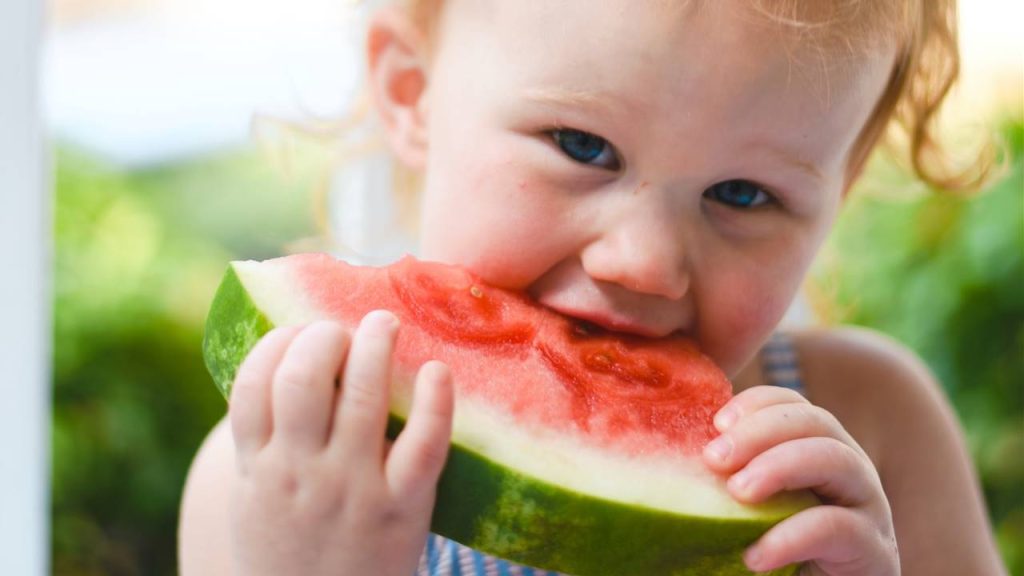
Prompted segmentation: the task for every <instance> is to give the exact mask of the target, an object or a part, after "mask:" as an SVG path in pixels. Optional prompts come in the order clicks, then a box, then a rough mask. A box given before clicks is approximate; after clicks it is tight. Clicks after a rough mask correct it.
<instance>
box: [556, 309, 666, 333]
mask: <svg viewBox="0 0 1024 576" xmlns="http://www.w3.org/2000/svg"><path fill="white" fill-rule="evenodd" d="M546 306H547V307H548V308H550V309H552V310H553V311H555V312H557V313H558V314H560V315H562V316H566V317H567V318H569V319H570V320H572V321H573V322H574V323H575V324H576V325H577V326H578V327H579V329H580V330H581V331H583V332H586V333H591V332H611V333H614V334H620V335H624V336H633V337H640V338H665V337H668V336H673V335H677V333H678V332H677V331H675V330H665V329H663V328H660V327H657V326H652V325H649V324H645V323H643V322H639V321H637V320H636V319H633V318H629V317H626V316H623V315H616V314H610V313H608V312H605V311H599V310H574V309H569V308H564V307H558V306H551V305H546Z"/></svg>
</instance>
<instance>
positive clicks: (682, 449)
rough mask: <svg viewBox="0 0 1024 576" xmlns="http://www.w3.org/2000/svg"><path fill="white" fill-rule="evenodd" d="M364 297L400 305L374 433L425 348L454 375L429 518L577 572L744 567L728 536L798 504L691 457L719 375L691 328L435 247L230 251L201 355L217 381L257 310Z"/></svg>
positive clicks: (350, 318)
mask: <svg viewBox="0 0 1024 576" xmlns="http://www.w3.org/2000/svg"><path fill="white" fill-rule="evenodd" d="M378 308H385V309H388V310H391V311H392V312H394V313H395V314H396V315H397V316H398V317H399V319H400V320H401V322H402V329H401V330H400V331H399V337H398V342H397V345H396V352H395V369H394V373H395V380H396V381H395V383H394V385H393V386H392V408H391V422H390V424H389V431H388V433H389V435H390V436H391V437H394V436H395V435H396V434H397V433H398V432H399V430H400V429H401V426H402V423H403V422H404V419H405V417H406V415H407V414H408V409H409V406H410V404H411V394H412V381H413V375H414V374H415V371H416V370H417V369H418V367H419V366H420V365H421V364H422V363H423V362H425V361H426V360H429V359H440V360H442V361H444V362H445V363H447V364H448V366H449V367H450V368H451V371H452V374H453V377H454V381H455V388H456V414H455V421H454V425H453V434H452V448H451V452H450V456H449V460H448V463H447V465H446V467H445V471H444V473H443V475H442V478H441V481H440V484H439V487H438V498H437V505H436V507H435V511H434V516H433V519H432V524H431V527H432V530H433V531H434V532H436V533H438V534H441V535H444V536H447V537H449V538H451V539H453V540H456V541H458V542H461V543H463V544H465V545H468V546H472V547H474V548H477V549H479V550H482V551H485V552H488V553H491V554H494V555H496V556H499V557H503V558H507V559H509V560H513V561H516V562H519V563H522V564H526V565H531V566H537V567H541V568H546V569H551V570H558V571H561V572H565V573H570V574H575V575H577V576H588V575H601V576H608V575H638V574H642V575H658V574H665V575H669V574H671V575H691V574H692V575H698V574H699V575H702V576H704V575H709V574H723V575H724V574H747V573H748V572H747V570H746V569H745V568H744V566H743V563H742V560H741V558H740V555H741V552H742V551H743V550H744V549H745V548H746V547H747V546H748V545H749V544H751V543H752V542H753V541H755V540H756V539H757V538H758V537H759V536H760V535H761V534H762V533H764V532H765V531H766V530H767V529H768V528H769V527H770V526H772V525H773V524H775V523H776V522H778V521H779V520H781V519H782V518H784V517H786V516H787V515H789V514H792V513H793V512H795V511H797V510H799V509H801V508H803V507H806V506H808V505H810V504H812V503H813V500H811V499H810V497H809V496H808V495H806V494H795V495H785V496H782V497H779V498H776V499H774V500H772V501H771V502H768V503H765V504H762V505H758V506H747V505H742V504H740V503H738V502H736V501H735V500H734V499H733V498H731V497H730V496H729V494H728V493H727V492H726V491H725V488H724V481H723V479H722V478H720V477H717V476H715V475H714V474H712V473H711V472H710V471H708V470H707V469H706V468H705V467H704V465H703V464H702V463H701V461H700V452H701V449H702V448H703V446H704V444H706V443H707V442H708V440H710V439H711V438H712V437H713V436H714V435H715V431H714V429H713V427H712V425H711V418H712V416H713V414H714V413H715V411H716V410H717V409H718V408H719V407H720V406H721V405H722V404H723V403H725V402H726V401H727V400H728V399H729V397H730V395H731V385H730V383H729V381H728V380H727V379H726V377H725V376H724V375H723V374H722V373H721V372H720V371H719V370H718V368H717V367H716V366H715V365H714V364H713V363H712V362H711V360H709V359H708V358H707V357H705V356H703V355H702V354H701V353H700V352H699V351H698V350H697V349H696V347H695V346H694V345H693V343H691V342H690V341H688V340H684V339H682V338H666V339H659V340H649V339H643V338H639V337H630V336H623V335H621V334H616V335H612V334H609V333H607V332H605V331H603V330H601V329H599V328H597V327H595V326H592V325H588V324H585V323H581V322H579V321H575V320H572V319H569V318H566V317H563V316H561V315H558V314H556V313H554V312H551V311H549V310H547V309H545V308H542V307H539V306H537V305H536V304H534V303H532V302H531V301H530V300H529V299H528V298H527V297H525V296H524V295H522V294H519V293H514V292H509V291H505V290H501V289H497V288H493V287H490V286H487V285H485V284H484V283H482V282H480V281H479V279H477V278H476V277H474V276H473V275H472V274H469V273H467V272H465V271H462V270H460V269H458V268H454V267H450V266H446V265H442V264H435V263H427V262H420V261H417V260H414V259H412V258H410V257H407V258H405V259H403V260H402V261H400V262H398V263H396V264H393V265H392V266H390V267H387V268H365V267H354V266H350V265H348V264H345V263H343V262H340V261H337V260H335V259H333V258H331V257H330V256H326V255H316V254H304V255H296V256H289V257H286V258H278V259H275V260H268V261H265V262H251V261H250V262H233V263H232V264H231V265H230V267H229V269H228V271H227V273H226V275H225V277H224V280H223V282H222V284H221V286H220V288H219V290H218V292H217V295H216V297H215V299H214V302H213V306H212V309H211V310H210V314H209V318H208V320H207V327H206V336H205V341H204V354H205V358H206V363H207V366H208V367H209V370H210V373H211V374H212V375H213V378H214V380H215V382H216V384H217V386H218V387H219V388H220V390H221V392H222V393H223V394H224V395H225V396H226V397H227V396H229V394H230V387H231V383H232V381H233V379H234V375H235V372H236V370H237V368H238V365H239V364H240V363H241V361H242V359H243V358H244V357H245V355H246V353H247V352H248V351H249V350H250V348H252V346H253V345H255V343H256V341H257V340H258V339H259V338H260V337H261V336H262V335H263V334H264V333H266V332H267V331H268V330H270V329H271V328H272V327H274V326H279V325H289V324H301V323H307V322H311V321H314V320H317V319H321V318H333V319H336V320H338V321H340V322H342V323H344V324H346V325H348V326H351V327H354V326H355V325H356V324H357V323H358V321H359V320H360V319H361V318H362V317H363V315H365V314H366V313H367V312H369V311H371V310H374V309H378ZM794 571H795V567H789V568H787V569H784V570H780V571H777V572H775V573H777V574H792V573H793V572H794Z"/></svg>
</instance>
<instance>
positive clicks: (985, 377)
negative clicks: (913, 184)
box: [52, 118, 1024, 576]
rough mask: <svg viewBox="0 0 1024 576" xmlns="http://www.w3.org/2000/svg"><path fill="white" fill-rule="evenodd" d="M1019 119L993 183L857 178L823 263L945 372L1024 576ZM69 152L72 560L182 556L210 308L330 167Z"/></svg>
mask: <svg viewBox="0 0 1024 576" xmlns="http://www.w3.org/2000/svg"><path fill="white" fill-rule="evenodd" d="M1005 126H1006V127H1005V130H1004V134H1005V135H1006V136H1007V139H1008V141H1009V142H1010V146H1009V153H1010V171H1009V172H1008V174H1006V175H1005V176H1004V177H1003V178H1002V179H1001V180H1000V181H999V182H998V183H996V184H995V185H994V186H993V187H992V188H991V189H990V190H989V191H987V192H986V193H985V194H983V195H981V196H979V197H977V198H975V199H972V200H969V201H967V200H957V199H950V198H943V197H937V196H934V195H918V196H914V197H911V198H909V199H902V200H900V201H896V202H894V201H891V200H882V199H879V198H878V197H876V196H873V195H867V194H865V195H857V196H855V197H853V198H852V199H851V201H850V203H849V206H848V208H847V210H846V212H845V213H844V216H843V218H842V220H841V222H840V225H839V227H838V229H837V230H836V234H835V235H834V236H833V238H832V240H831V242H830V245H829V248H828V250H827V252H826V253H827V254H830V255H831V257H829V258H826V259H825V260H824V264H823V265H821V266H819V267H818V269H817V271H816V275H817V276H818V278H819V280H821V281H823V282H824V283H825V284H827V285H829V286H833V287H834V290H832V291H833V292H834V294H833V296H834V298H835V302H836V304H837V310H839V311H841V314H840V317H841V319H842V320H843V321H846V322H850V323H856V324H861V325H866V326H872V327H875V328H878V329H880V330H882V331H884V332H887V333H889V334H892V335H893V336H895V337H896V338H898V339H900V340H902V341H903V342H905V343H907V344H908V345H909V346H911V347H913V348H914V349H916V350H917V351H918V352H919V353H920V354H921V355H922V356H923V357H924V358H925V359H926V360H927V361H928V362H929V364H930V365H931V366H932V368H933V369H934V370H935V372H936V373H937V374H938V375H939V377H940V379H941V380H942V382H943V383H944V385H945V386H946V388H947V391H948V392H949V394H950V397H951V398H952V399H953V402H954V404H955V406H956V408H957V410H958V412H959V414H960V416H961V418H962V419H963V422H964V424H965V427H966V429H967V433H968V439H969V442H970V446H971V449H972V452H973V454H974V456H975V458H976V461H977V463H978V466H979V470H980V472H981V476H982V481H983V484H984V489H985V494H986V497H987V499H988V503H989V506H990V513H991V517H992V520H993V523H994V525H995V526H996V529H997V533H998V537H999V540H1000V545H1001V547H1002V551H1003V554H1004V557H1005V558H1006V560H1007V562H1008V563H1009V564H1010V565H1011V570H1012V573H1014V574H1024V488H1022V487H1024V456H1022V455H1024V418H1022V414H1024V398H1022V396H1024V388H1022V386H1024V290H1022V285H1024V237H1022V234H1024V226H1022V217H1024V206H1022V201H1024V181H1022V179H1024V123H1022V121H1021V119H1019V118H1017V119H1014V120H1011V121H1007V122H1006V123H1005ZM56 167H57V176H56V210H55V212H56V214H55V216H56V218H55V231H56V239H55V253H56V261H55V293H54V308H55V316H54V354H55V356H54V400H53V403H54V405H53V432H52V435H53V445H52V451H53V453H52V459H53V471H52V474H53V480H52V491H53V492H52V506H53V508H52V521H53V532H52V534H53V536H52V538H53V542H52V544H53V548H52V555H53V557H52V562H53V569H54V573H55V574H59V575H99V574H103V575H114V576H117V575H136V574H145V575H159V576H163V575H170V574H174V573H175V572H176V566H175V547H176V527H177V512H178V505H179V499H180V496H181V491H182V487H183V484H184V480H185V474H186V472H187V469H188V465H189V463H190V461H191V458H192V456H193V455H194V453H195V450H196V449H197V447H198V446H199V444H200V442H201V441H202V438H203V437H204V435H205V434H206V432H207V431H208V430H209V429H210V428H211V427H212V425H213V424H214V423H215V422H216V421H217V420H218V419H219V418H220V417H221V416H222V415H223V413H224V409H225V405H224V401H223V399H222V398H221V397H220V395H219V393H218V392H217V390H216V389H215V387H214V386H213V385H212V383H211V382H210V380H209V377H208V376H207V374H206V372H205V369H204V368H203V365H202V360H201V357H200V342H201V338H202V323H203V320H204V317H205V314H206V310H207V307H208V305H209V302H210V300H211V298H212V296H213V291H214V289H215V288H216V285H217V283H218V281H219V279H220V276H221V274H222V273H223V271H224V267H225V266H226V264H227V262H228V260H231V259H236V258H267V257H271V256H275V255H277V254H280V253H281V252H282V247H283V246H284V245H285V244H286V243H288V242H289V241H292V240H295V239H296V238H299V237H302V236H306V235H308V234H310V233H311V231H312V228H313V226H312V223H311V221H310V213H311V211H310V202H311V200H310V193H309V191H310V190H311V188H312V187H313V178H312V176H310V175H309V174H311V173H313V172H315V171H314V170H307V171H303V170H298V171H297V172H298V174H297V175H295V176H293V177H291V178H285V177H282V176H281V174H280V172H279V171H277V170H276V169H274V168H272V167H271V166H269V165H268V162H267V161H266V158H264V157H261V156H260V155H258V154H255V153H253V152H250V151H243V152H238V153H231V154H225V155H223V156H218V157H213V158H205V159H201V160H198V161H192V162H186V163H182V164H179V165H175V166H168V167H159V168H153V169H146V170H136V171H125V170H120V169H118V168H117V167H114V166H111V165H108V164H105V163H104V162H102V161H100V160H98V159H96V158H91V157H89V156H88V155H86V154H83V153H80V152H77V151H74V150H69V149H61V150H59V151H58V152H57V155H56ZM873 170H874V171H875V172H876V175H877V176H878V177H879V178H880V179H881V180H882V181H884V182H889V185H890V186H892V187H904V186H907V182H906V181H905V179H904V178H905V177H903V176H901V175H899V174H898V173H895V172H893V171H892V170H891V168H889V167H886V166H881V167H877V168H873ZM303 174H305V175H303ZM837 263H838V264H837ZM834 264H836V265H834Z"/></svg>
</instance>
